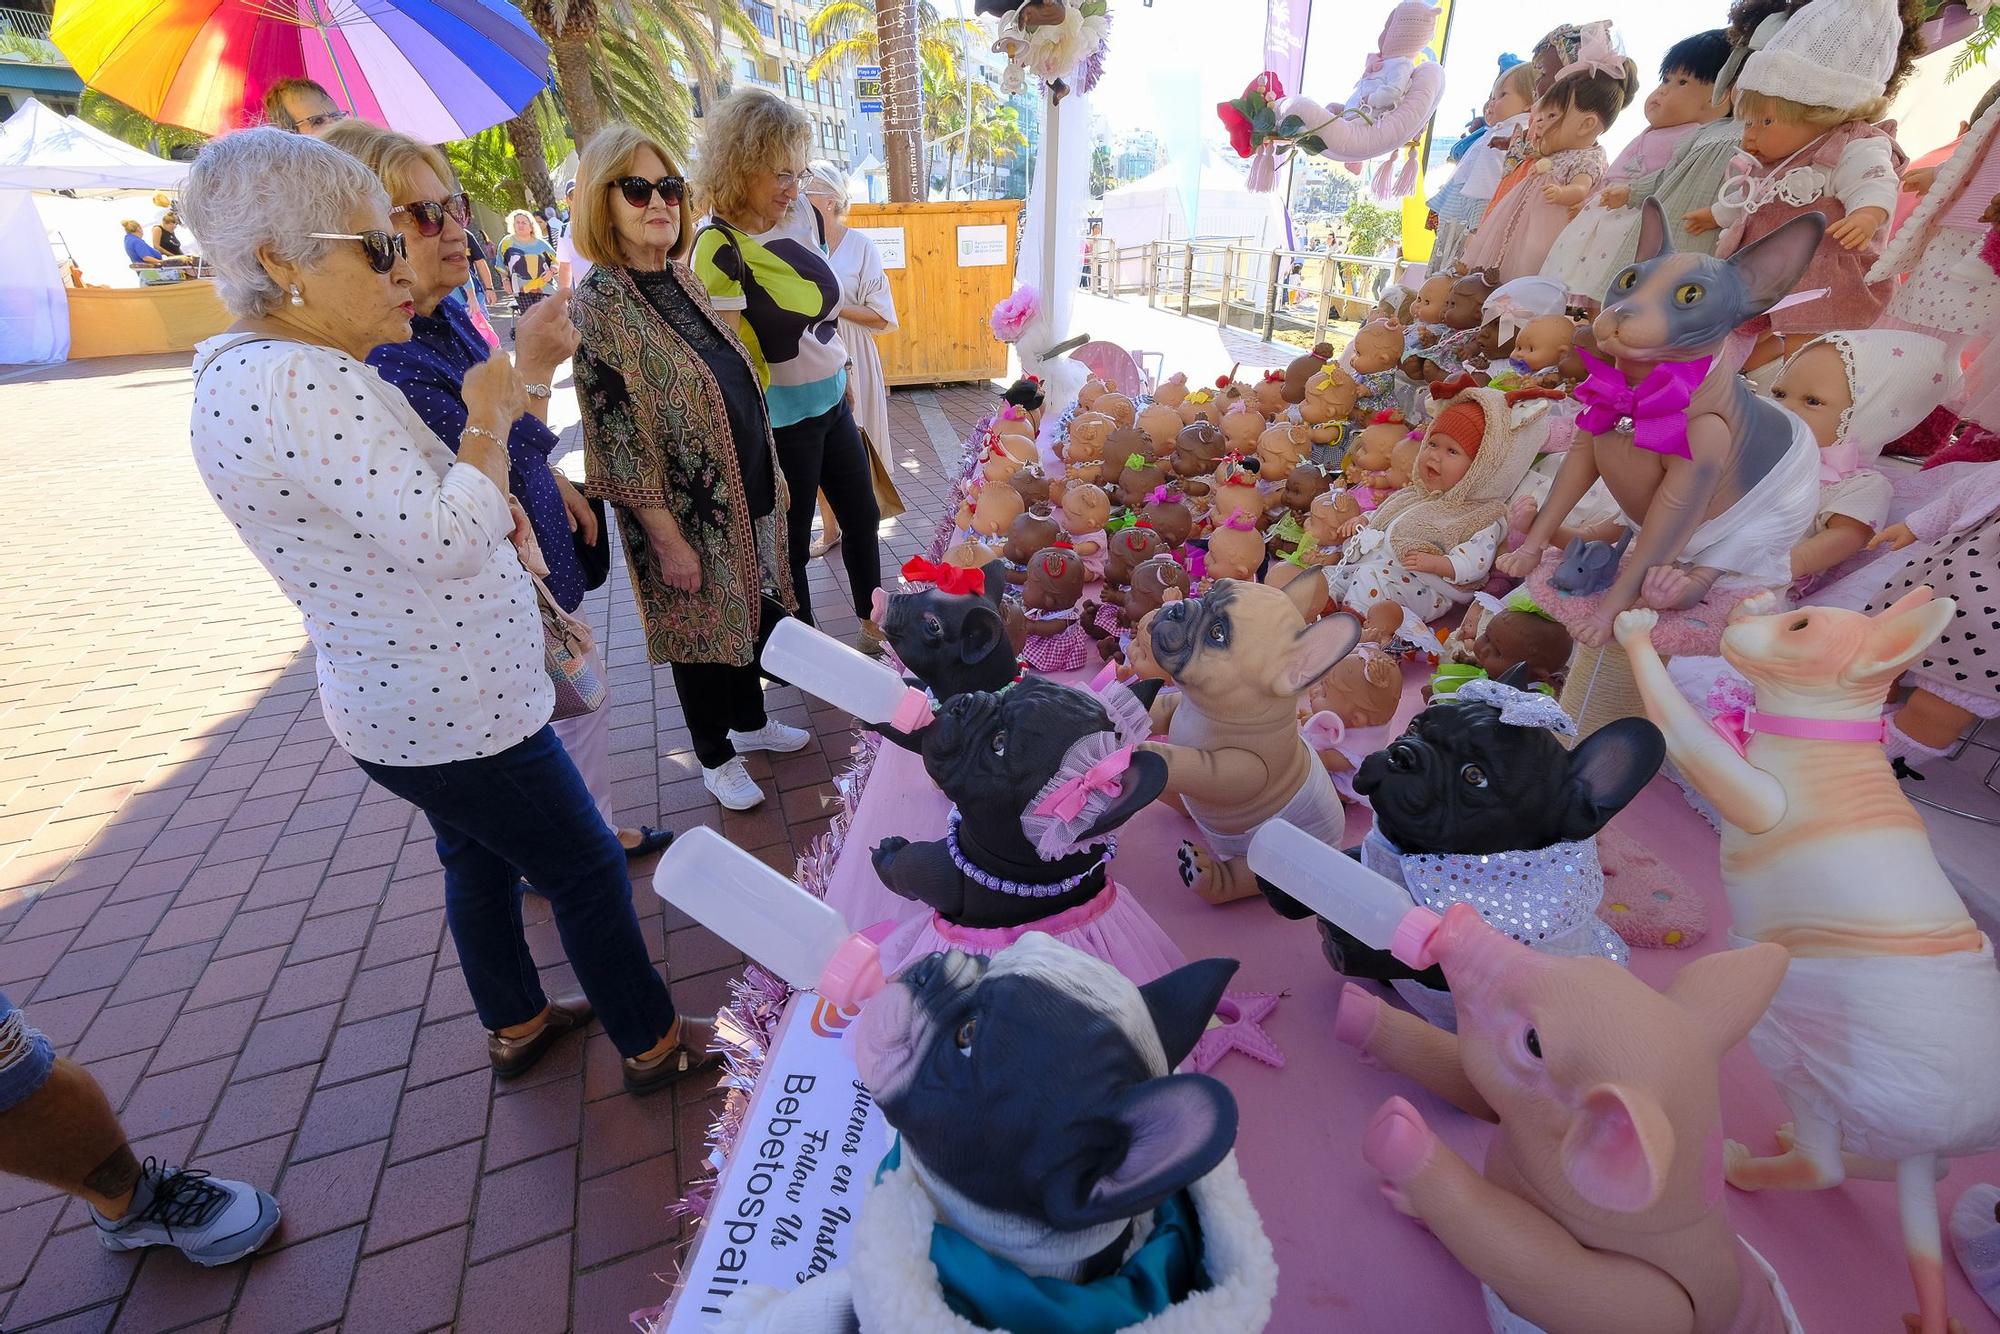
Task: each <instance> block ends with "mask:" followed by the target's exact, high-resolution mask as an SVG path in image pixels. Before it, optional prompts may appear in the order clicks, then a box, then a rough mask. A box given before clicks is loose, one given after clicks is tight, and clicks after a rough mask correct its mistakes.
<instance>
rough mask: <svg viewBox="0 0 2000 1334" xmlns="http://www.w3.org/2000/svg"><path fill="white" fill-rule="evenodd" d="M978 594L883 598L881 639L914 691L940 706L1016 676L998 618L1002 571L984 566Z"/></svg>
mask: <svg viewBox="0 0 2000 1334" xmlns="http://www.w3.org/2000/svg"><path fill="white" fill-rule="evenodd" d="M982 573H983V574H984V575H985V579H986V587H985V591H984V592H983V593H979V594H973V593H947V592H945V591H944V590H943V589H941V588H938V587H936V586H935V585H932V586H927V587H923V588H918V589H914V590H912V591H910V592H904V593H890V594H888V595H887V606H886V607H885V608H884V610H883V614H882V616H881V617H880V624H881V626H882V634H883V636H884V637H885V638H886V639H887V640H888V641H889V647H891V648H893V649H894V650H895V651H896V656H897V657H898V658H899V659H901V660H902V663H903V666H904V667H906V668H908V669H909V672H910V675H911V676H913V677H915V678H916V680H917V683H918V684H919V685H922V686H924V687H925V688H927V689H928V690H929V691H930V692H931V694H933V695H935V696H937V698H938V701H939V702H940V703H943V702H944V701H946V700H949V699H952V698H953V697H955V696H958V695H963V694H965V693H967V692H968V691H974V690H999V689H1002V688H1003V687H1005V686H1006V685H1008V684H1009V683H1010V682H1011V681H1013V679H1014V677H1015V676H1016V675H1017V674H1019V672H1020V661H1019V659H1017V658H1016V657H1015V656H1014V648H1013V645H1012V644H1011V643H1010V642H1009V641H1008V638H1007V623H1006V621H1005V620H1004V619H1003V617H1002V616H1001V613H1000V605H1001V600H1002V598H1003V597H1004V596H1005V594H1006V591H1007V567H1006V566H1005V565H1004V564H1002V563H1001V562H1000V561H997V560H995V561H988V562H987V563H986V568H985V569H984V571H982Z"/></svg>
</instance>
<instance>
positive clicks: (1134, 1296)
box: [713, 931, 1278, 1334]
mask: <svg viewBox="0 0 2000 1334" xmlns="http://www.w3.org/2000/svg"><path fill="white" fill-rule="evenodd" d="M1235 969H1236V964H1235V962H1234V961H1233V960H1228V959H1205V960H1202V961H1200V962H1198V963H1191V964H1187V965H1185V966H1184V967H1181V968H1178V969H1175V970H1174V971H1173V972H1171V973H1168V974H1166V975H1165V976H1163V977H1160V978H1157V979H1156V980H1154V981H1152V982H1150V983H1148V984H1147V985H1145V986H1143V987H1138V986H1134V985H1133V983H1132V982H1131V981H1130V980H1129V979H1128V978H1126V977H1125V976H1123V975H1122V974H1120V973H1119V972H1118V970H1117V969H1115V968H1113V967H1111V966H1110V965H1109V964H1106V963H1104V962H1103V961H1101V960H1099V959H1094V958H1091V957H1090V956H1089V955H1087V954H1083V953H1081V952H1079V951H1077V950H1073V949H1070V948H1068V947H1067V946H1065V945H1062V944H1060V943H1058V942H1057V941H1055V940H1053V939H1051V938H1050V937H1048V936H1046V935H1044V934H1042V933H1041V932H1039V931H1031V932H1028V933H1027V934H1025V935H1023V936H1022V937H1021V938H1020V940H1019V941H1017V942H1016V943H1014V944H1013V945H1011V946H1009V947H1008V948H1007V949H1005V950H1002V951H1001V952H1000V953H998V954H996V955H994V956H993V957H992V958H991V960H988V959H985V958H981V957H978V956H975V955H968V954H963V953H958V952H953V953H949V954H933V955H930V956H929V957H927V958H925V959H922V960H919V961H918V962H917V963H914V964H912V965H911V966H910V967H909V968H907V969H905V970H904V971H903V972H902V974H901V975H899V976H898V977H897V978H896V980H895V981H894V982H893V983H891V984H890V986H889V988H888V989H887V990H886V991H883V992H882V993H881V994H880V995H878V996H876V997H875V998H874V999H873V1000H871V1001H869V1003H868V1004H867V1005H866V1006H865V1007H863V1009H862V1011H861V1017H860V1019H858V1020H857V1021H856V1023H855V1027H854V1030H853V1034H854V1052H855V1065H856V1067H857V1069H858V1071H859V1073H860V1075H861V1079H862V1082H863V1083H864V1084H866V1085H867V1088H868V1091H869V1093H871V1094H872V1095H873V1096H874V1099H875V1102H876V1105H877V1106H879V1107H880V1108H881V1109H882V1115H883V1117H884V1119H885V1120H887V1121H888V1123H889V1125H890V1126H891V1127H892V1128H893V1129H894V1130H895V1131H896V1134H897V1141H896V1146H895V1147H894V1148H893V1149H891V1150H890V1153H889V1156H888V1158H887V1159H885V1160H884V1161H883V1163H882V1164H881V1166H880V1168H879V1169H876V1182H875V1186H874V1189H873V1190H871V1191H870V1192H869V1194H868V1196H867V1197H866V1198H865V1199H864V1200H863V1202H862V1204H861V1208H860V1211H859V1213H858V1215H857V1216H856V1218H855V1222H854V1237H853V1246H852V1248H851V1253H850V1254H851V1258H850V1259H849V1260H848V1262H847V1263H846V1264H844V1265H842V1266H841V1267H839V1268H837V1269H834V1270H831V1271H829V1272H827V1273H824V1274H821V1275H818V1276H817V1277H815V1278H813V1279H812V1280H811V1281H809V1282H807V1283H806V1284H804V1285H803V1286H801V1287H798V1288H795V1289H793V1290H791V1291H789V1292H779V1291H777V1290H775V1289H772V1288H766V1287H753V1288H746V1289H744V1290H743V1291H741V1292H739V1293H737V1294H736V1295H734V1296H732V1297H731V1298H730V1299H729V1301H728V1303H727V1304H726V1305H725V1306H724V1307H723V1314H722V1318H721V1321H720V1323H718V1324H716V1325H714V1326H713V1328H714V1329H715V1330H717V1331H719V1332H720V1334H852V1332H853V1331H856V1330H867V1331H870V1334H874V1332H875V1331H881V1332H882V1334H918V1332H919V1331H921V1334H977V1332H978V1331H1005V1332H1009V1334H1059V1331H1065V1330H1078V1329H1090V1330H1114V1329H1116V1330H1133V1331H1149V1330H1156V1331H1159V1334H1257V1332H1258V1331H1260V1330H1262V1329H1263V1328H1264V1327H1265V1326H1266V1324H1268V1323H1269V1321H1270V1316H1271V1303H1272V1301H1273V1299H1274V1298H1275V1296H1276V1294H1277V1289H1278V1266H1277V1261H1276V1260H1275V1258H1274V1257H1273V1256H1272V1253H1271V1243H1270V1240H1269V1239H1268V1238H1267V1237H1266V1236H1265V1235H1264V1227H1263V1224H1262V1222H1261V1221H1260V1220H1259V1219H1258V1217H1257V1210H1256V1207H1255V1206H1254V1205H1252V1204H1251V1202H1250V1192H1249V1191H1248V1189H1247V1188H1246V1187H1245V1186H1244V1184H1243V1178H1242V1175H1241V1174H1240V1173H1239V1172H1238V1171H1237V1168H1236V1158H1235V1155H1234V1154H1233V1153H1232V1152H1231V1146H1232V1145H1233V1144H1234V1143H1235V1139H1236V1101H1235V1098H1234V1097H1233V1096H1232V1095H1231V1094H1230V1092H1229V1090H1228V1088H1227V1087H1226V1086H1225V1085H1223V1084H1222V1083H1221V1082H1219V1081H1217V1080H1215V1079H1211V1078H1210V1077H1208V1076H1207V1075H1197V1074H1174V1073H1172V1071H1173V1069H1174V1067H1175V1066H1177V1065H1179V1064H1180V1063H1181V1062H1182V1061H1183V1060H1185V1059H1186V1058H1187V1056H1188V1053H1189V1052H1191V1051H1192V1050H1193V1049H1194V1044H1195V1042H1196V1040H1197V1039H1199V1038H1200V1036H1201V1034H1202V1032H1203V1030H1204V1028H1205V1027H1206V1026H1207V1024H1208V1021H1209V1019H1210V1017H1211V1016H1212V1015H1213V1014H1214V1013H1215V1007H1216V1005H1217V1003H1218V1002H1220V1001H1221V999H1222V992H1223V988H1224V987H1225V986H1226V985H1227V984H1228V981H1229V978H1230V976H1231V974H1232V973H1234V972H1235Z"/></svg>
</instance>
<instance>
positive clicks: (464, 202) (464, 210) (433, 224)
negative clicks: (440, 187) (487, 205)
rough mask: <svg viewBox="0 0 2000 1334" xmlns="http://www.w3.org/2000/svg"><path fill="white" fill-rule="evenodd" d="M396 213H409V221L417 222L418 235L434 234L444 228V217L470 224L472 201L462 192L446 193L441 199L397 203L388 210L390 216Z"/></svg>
mask: <svg viewBox="0 0 2000 1334" xmlns="http://www.w3.org/2000/svg"><path fill="white" fill-rule="evenodd" d="M398 213H407V214H409V215H410V221H411V222H414V223H416V224H417V235H419V236H436V235H437V234H438V233H439V232H441V231H443V230H444V220H445V219H446V218H450V219H451V220H452V221H453V222H455V223H457V224H458V225H459V226H461V227H469V226H471V225H472V201H471V200H470V199H467V198H466V197H465V195H464V194H463V193H460V194H455V195H446V196H445V197H444V198H443V199H419V200H417V201H416V202H414V203H410V204H398V205H396V207H394V208H392V209H390V210H389V216H390V217H392V218H393V217H395V216H396V215H397V214H398Z"/></svg>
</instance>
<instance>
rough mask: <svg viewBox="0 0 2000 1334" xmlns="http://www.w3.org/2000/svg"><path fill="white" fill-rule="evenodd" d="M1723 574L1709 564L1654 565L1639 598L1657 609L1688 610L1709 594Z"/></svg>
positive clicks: (1647, 574)
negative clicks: (1694, 565) (1685, 565)
mask: <svg viewBox="0 0 2000 1334" xmlns="http://www.w3.org/2000/svg"><path fill="white" fill-rule="evenodd" d="M1721 574H1722V571H1720V570H1713V569H1710V568H1708V567H1707V566H1696V567H1695V568H1694V569H1692V570H1683V569H1682V568H1680V567H1679V566H1678V565H1655V566H1654V567H1653V568H1652V569H1650V570H1648V571H1646V581H1645V582H1644V583H1643V584H1641V585H1640V586H1639V600H1640V601H1641V602H1643V603H1645V604H1646V605H1647V606H1649V607H1651V608H1653V609H1654V610H1655V611H1685V610H1687V609H1688V608H1689V607H1692V606H1693V605H1694V604H1695V603H1697V602H1699V601H1701V600H1702V599H1703V598H1705V597H1707V596H1708V590H1709V589H1710V587H1712V586H1713V585H1714V583H1715V581H1716V579H1717V578H1719V577H1720V576H1721Z"/></svg>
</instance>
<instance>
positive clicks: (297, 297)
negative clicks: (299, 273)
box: [292, 283, 306, 306]
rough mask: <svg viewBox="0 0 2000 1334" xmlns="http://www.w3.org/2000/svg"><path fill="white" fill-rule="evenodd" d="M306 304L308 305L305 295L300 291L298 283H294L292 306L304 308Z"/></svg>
mask: <svg viewBox="0 0 2000 1334" xmlns="http://www.w3.org/2000/svg"><path fill="white" fill-rule="evenodd" d="M305 303H306V298H305V294H304V293H302V292H300V291H299V285H298V284H297V283H293V284H292V304H293V305H295V306H303V305H304V304H305Z"/></svg>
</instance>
